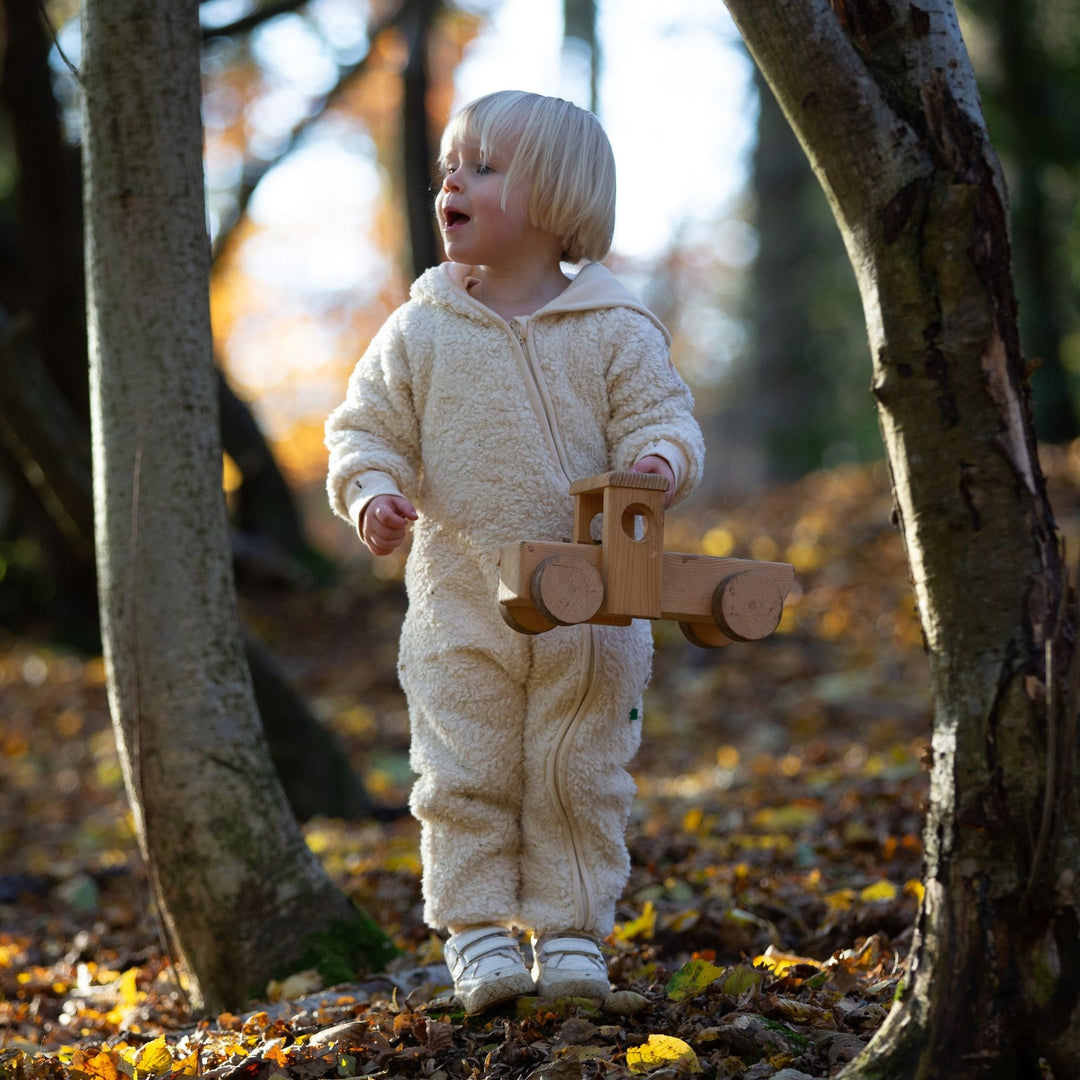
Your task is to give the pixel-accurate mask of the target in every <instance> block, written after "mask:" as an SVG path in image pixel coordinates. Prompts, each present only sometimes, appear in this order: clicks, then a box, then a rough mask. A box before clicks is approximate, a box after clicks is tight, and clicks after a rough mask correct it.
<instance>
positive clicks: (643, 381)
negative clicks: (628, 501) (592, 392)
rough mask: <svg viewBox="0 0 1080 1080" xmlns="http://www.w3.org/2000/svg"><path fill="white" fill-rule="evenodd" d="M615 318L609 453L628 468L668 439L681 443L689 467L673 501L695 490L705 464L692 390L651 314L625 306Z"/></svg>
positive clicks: (617, 465) (610, 371)
mask: <svg viewBox="0 0 1080 1080" xmlns="http://www.w3.org/2000/svg"><path fill="white" fill-rule="evenodd" d="M612 323H613V326H612V334H611V337H610V339H609V349H610V362H609V365H608V372H607V383H608V403H609V415H608V429H607V439H608V456H609V458H610V460H611V463H612V466H613V467H614V468H616V469H628V468H630V466H631V465H633V463H634V462H635V461H637V459H638V458H640V457H642V456H643V455H644V454H646V453H650V452H657V450H656V448H658V447H660V446H662V445H663V444H665V443H667V444H671V445H673V446H675V447H677V448H678V450H679V451H681V453H682V454H683V456H684V460H685V468H684V469H682V470H681V471H682V475H681V476H680V477H679V486H678V489H677V490H676V492H675V496H674V499H673V500H672V505H674V504H675V503H676V502H679V501H680V500H682V499H684V498H685V497H686V496H687V495H689V494H690V492H691V491H693V489H694V488H695V487H696V486H697V484H698V482H699V481H700V479H701V474H702V470H703V468H704V462H705V443H704V440H703V439H702V436H701V428H700V427H699V426H698V423H697V421H696V420H695V419H694V398H693V395H692V394H691V393H690V388H689V387H688V386H687V385H686V383H685V382H684V381H683V379H682V377H681V376H680V375H679V373H678V372H677V371H676V370H675V366H674V365H673V364H672V362H671V356H670V353H669V351H668V346H667V342H666V341H665V339H664V336H663V334H662V333H661V332H660V330H659V329H658V328H657V327H656V326H655V324H654V323H653V322H652V321H651V320H649V319H648V318H646V317H645V316H644V315H641V314H640V313H638V312H635V311H631V310H626V309H620V310H618V311H617V312H615V313H614V318H613V320H612ZM660 456H661V457H663V456H664V455H663V454H660ZM676 471H677V472H678V471H680V470H676Z"/></svg>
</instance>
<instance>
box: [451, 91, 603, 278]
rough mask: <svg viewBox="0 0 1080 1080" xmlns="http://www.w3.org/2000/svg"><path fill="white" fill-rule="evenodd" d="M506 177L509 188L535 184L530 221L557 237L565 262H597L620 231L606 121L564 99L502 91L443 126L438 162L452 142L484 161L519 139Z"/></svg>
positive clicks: (505, 188) (466, 108)
mask: <svg viewBox="0 0 1080 1080" xmlns="http://www.w3.org/2000/svg"><path fill="white" fill-rule="evenodd" d="M515 139H516V140H517V145H516V146H515V147H514V153H513V157H512V158H511V159H510V162H509V165H508V166H507V167H506V178H505V180H504V181H503V206H504V207H505V205H506V195H507V192H508V191H510V189H511V188H513V187H514V185H515V184H516V183H518V182H519V181H525V182H526V183H527V184H528V185H529V206H528V214H529V221H530V222H531V223H532V224H533V225H535V226H537V228H540V229H543V230H544V231H545V232H549V233H551V234H552V235H554V236H557V237H558V238H559V239H560V240H561V241H562V244H563V258H564V259H565V260H566V261H567V262H572V263H576V262H581V261H582V260H583V259H591V260H593V261H596V262H598V261H599V260H601V259H603V258H604V256H605V255H607V253H608V251H610V249H611V238H612V234H613V233H614V231H615V156H614V154H613V153H612V152H611V143H610V142H608V137H607V135H606V134H605V133H604V129H603V128H602V127H601V126H600V121H599V120H597V118H596V117H595V116H594V115H593V114H592V113H591V112H588V111H587V110H585V109H581V108H579V107H578V106H577V105H574V104H572V103H571V102H569V101H563V100H562V99H561V98H553V97H544V96H543V95H541V94H529V93H525V92H524V91H521V90H501V91H499V92H497V93H494V94H487V95H486V96H484V97H481V98H477V99H476V100H475V101H471V102H470V103H469V104H468V105H466V106H464V108H462V109H461V111H460V112H458V113H457V114H456V115H455V116H454V117H452V118H451V120H450V123H449V124H448V125H447V128H446V130H445V131H444V132H443V137H442V143H441V147H440V153H439V158H440V164H442V165H443V167H445V165H446V161H447V158H448V156H449V154H450V152H451V150H452V148H453V145H454V143H465V142H473V143H476V144H477V145H478V146H479V148H480V158H481V160H484V159H486V158H487V157H488V156H489V155H491V154H493V153H494V152H495V150H496V148H500V149H502V148H505V147H508V146H510V145H513V142H514V140H515Z"/></svg>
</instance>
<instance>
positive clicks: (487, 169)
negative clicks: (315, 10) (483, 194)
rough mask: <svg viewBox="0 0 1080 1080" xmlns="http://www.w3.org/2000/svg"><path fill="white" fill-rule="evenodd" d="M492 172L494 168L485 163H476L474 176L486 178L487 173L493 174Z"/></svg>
mask: <svg viewBox="0 0 1080 1080" xmlns="http://www.w3.org/2000/svg"><path fill="white" fill-rule="evenodd" d="M494 171H495V168H494V166H492V165H489V164H488V163H487V162H486V161H480V162H477V165H476V175H477V176H487V174H488V173H493V172H494Z"/></svg>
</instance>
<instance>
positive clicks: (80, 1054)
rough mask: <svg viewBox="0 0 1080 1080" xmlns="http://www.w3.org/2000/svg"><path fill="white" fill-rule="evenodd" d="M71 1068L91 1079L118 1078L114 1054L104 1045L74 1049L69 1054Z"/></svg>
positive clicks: (117, 1079) (115, 1079) (114, 1079)
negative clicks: (73, 1051)
mask: <svg viewBox="0 0 1080 1080" xmlns="http://www.w3.org/2000/svg"><path fill="white" fill-rule="evenodd" d="M71 1068H72V1069H73V1070H77V1071H78V1072H80V1073H82V1074H83V1075H84V1076H88V1077H91V1078H92V1080H119V1076H120V1071H119V1069H118V1068H117V1058H116V1055H115V1054H113V1053H112V1051H110V1050H106V1049H105V1048H104V1047H100V1048H95V1047H90V1048H89V1049H87V1050H76V1051H75V1053H73V1054H72V1055H71Z"/></svg>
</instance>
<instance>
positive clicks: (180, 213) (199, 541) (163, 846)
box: [82, 0, 380, 1011]
mask: <svg viewBox="0 0 1080 1080" xmlns="http://www.w3.org/2000/svg"><path fill="white" fill-rule="evenodd" d="M83 31H84V40H83V63H82V80H83V90H84V106H83V108H84V146H83V150H84V163H85V183H84V197H85V221H86V269H87V291H88V310H89V323H88V325H89V337H90V364H91V400H92V411H91V416H92V423H93V456H94V485H95V525H96V547H97V564H98V579H99V590H100V609H101V622H102V638H103V645H104V651H105V661H106V670H107V675H108V684H109V703H110V708H111V711H112V715H113V721H114V725H115V728H116V734H117V741H118V744H119V746H120V751H121V760H122V763H123V768H124V777H125V782H126V784H127V788H128V792H129V797H130V799H131V803H132V808H133V811H134V815H135V821H136V826H137V830H138V835H139V841H140V845H141V847H142V850H143V854H144V856H145V857H146V859H147V863H148V866H149V868H150V872H151V880H152V882H153V887H154V889H155V892H156V895H157V902H158V905H159V907H160V909H161V913H162V915H163V918H164V923H165V926H166V928H167V931H168V932H169V934H170V936H171V938H172V942H173V944H174V947H175V948H176V950H177V952H178V953H179V958H180V959H182V960H183V961H184V962H185V965H186V967H187V971H188V976H189V980H190V986H191V993H190V996H191V998H192V1002H193V1004H194V1005H195V1007H197V1008H200V1009H206V1010H211V1011H212V1010H215V1009H222V1008H229V1007H231V1008H236V1007H237V1006H239V1005H240V1004H242V1003H243V1002H244V1001H245V1000H246V999H247V997H248V996H249V994H251V993H252V992H253V991H258V990H261V988H262V987H263V985H264V984H265V982H266V980H267V978H268V977H269V976H271V975H272V974H273V973H275V972H277V971H278V970H279V969H281V968H282V967H283V966H288V965H289V964H290V962H292V961H294V960H295V959H296V958H297V957H298V955H299V954H300V953H301V952H302V951H303V947H304V945H303V939H304V937H305V936H306V935H309V934H310V933H312V932H316V931H320V930H324V929H326V928H327V927H329V926H331V924H333V923H334V922H335V921H340V922H343V923H347V922H349V921H350V920H352V919H354V917H355V916H356V914H357V913H356V910H355V908H354V907H353V905H352V904H351V903H350V902H349V901H348V899H347V898H346V897H345V896H344V895H343V894H342V893H341V892H339V891H338V889H337V888H336V887H335V886H334V885H333V884H332V883H331V881H330V880H329V878H328V877H327V876H326V874H325V872H324V871H323V869H322V866H321V865H320V864H319V863H318V862H317V860H316V859H315V858H314V857H313V855H312V854H311V852H310V851H309V850H308V848H307V845H306V844H305V842H304V838H303V835H302V834H301V832H300V830H299V828H298V826H297V824H296V819H295V818H294V817H293V815H292V814H291V812H290V811H289V807H288V804H287V802H286V800H285V796H284V794H283V792H282V790H281V786H280V784H279V783H278V781H277V778H276V776H275V774H274V771H273V767H272V765H271V763H270V755H269V752H268V750H267V746H266V742H265V739H264V737H263V734H262V731H261V729H260V725H259V719H258V716H257V714H256V709H255V703H254V697H253V693H252V686H251V678H250V675H249V673H248V669H247V667H246V665H245V663H244V652H243V639H242V635H241V632H240V625H239V617H238V613H237V605H236V597H235V589H234V585H233V580H232V572H231V564H230V557H229V544H228V531H227V522H226V514H225V506H224V501H223V496H222V491H221V446H220V436H219V433H218V414H217V389H216V384H215V377H214V369H213V365H212V360H211V355H212V353H211V338H210V317H209V298H208V282H209V265H210V263H209V259H210V249H209V242H208V237H207V234H206V225H205V210H204V200H203V179H202V129H201V124H200V122H199V107H200V76H199V27H198V3H197V0H88V2H87V3H86V4H85V6H84V9H83ZM374 944H375V946H376V947H378V946H379V944H380V942H378V941H376V942H375V943H374Z"/></svg>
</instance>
